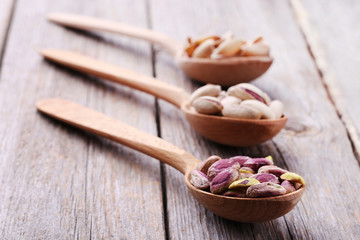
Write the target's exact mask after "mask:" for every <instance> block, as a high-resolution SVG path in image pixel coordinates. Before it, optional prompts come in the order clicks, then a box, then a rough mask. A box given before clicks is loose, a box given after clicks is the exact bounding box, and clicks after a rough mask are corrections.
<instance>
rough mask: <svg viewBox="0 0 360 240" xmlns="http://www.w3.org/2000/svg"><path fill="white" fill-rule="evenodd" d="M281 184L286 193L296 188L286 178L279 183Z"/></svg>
mask: <svg viewBox="0 0 360 240" xmlns="http://www.w3.org/2000/svg"><path fill="white" fill-rule="evenodd" d="M281 186H282V187H284V188H285V189H286V193H291V192H294V191H295V190H296V189H295V187H294V185H293V184H292V183H291V182H289V181H288V180H285V181H283V182H282V183H281Z"/></svg>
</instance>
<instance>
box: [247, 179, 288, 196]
mask: <svg viewBox="0 0 360 240" xmlns="http://www.w3.org/2000/svg"><path fill="white" fill-rule="evenodd" d="M285 193H286V189H285V188H284V187H282V186H281V185H279V184H276V183H272V182H263V183H259V184H255V185H252V186H250V187H249V188H248V189H247V190H246V196H247V197H250V198H258V197H275V196H280V195H284V194H285Z"/></svg>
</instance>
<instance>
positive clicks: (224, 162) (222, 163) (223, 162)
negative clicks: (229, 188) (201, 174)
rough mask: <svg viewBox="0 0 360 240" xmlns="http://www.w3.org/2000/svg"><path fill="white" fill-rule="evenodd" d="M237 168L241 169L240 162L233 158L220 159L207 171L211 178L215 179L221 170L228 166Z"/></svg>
mask: <svg viewBox="0 0 360 240" xmlns="http://www.w3.org/2000/svg"><path fill="white" fill-rule="evenodd" d="M229 167H232V168H235V169H237V170H239V169H240V164H239V163H238V162H234V161H233V160H231V159H220V160H218V161H216V162H215V163H214V164H212V165H211V166H210V167H209V169H208V172H207V176H208V178H209V180H210V181H211V180H212V179H214V178H215V177H216V176H217V175H218V174H219V173H220V172H221V171H223V170H224V169H226V168H229Z"/></svg>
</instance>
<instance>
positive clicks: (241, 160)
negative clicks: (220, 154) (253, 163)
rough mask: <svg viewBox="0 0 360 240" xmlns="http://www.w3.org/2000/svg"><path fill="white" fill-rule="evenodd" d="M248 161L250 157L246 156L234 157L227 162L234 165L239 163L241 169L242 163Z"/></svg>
mask: <svg viewBox="0 0 360 240" xmlns="http://www.w3.org/2000/svg"><path fill="white" fill-rule="evenodd" d="M249 159H250V157H248V156H235V157H231V158H229V160H231V161H233V162H234V163H235V162H237V163H239V164H240V167H243V166H244V163H245V162H246V161H247V160H249Z"/></svg>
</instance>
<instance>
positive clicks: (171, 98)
mask: <svg viewBox="0 0 360 240" xmlns="http://www.w3.org/2000/svg"><path fill="white" fill-rule="evenodd" d="M40 53H41V54H42V55H43V56H44V57H45V58H46V59H48V60H51V61H53V62H56V63H58V64H61V65H64V66H66V67H69V68H71V69H75V70H78V71H80V72H83V73H87V74H91V75H94V76H97V77H101V78H105V79H108V80H110V81H113V82H116V83H120V84H123V85H126V86H129V87H131V88H134V89H137V90H140V91H143V92H146V93H149V94H151V95H154V96H156V97H158V98H161V99H163V100H165V101H167V102H169V103H171V104H173V105H175V106H176V107H177V108H179V109H181V110H182V111H183V113H184V114H185V117H186V119H187V120H188V122H189V123H190V125H191V126H192V127H193V128H194V129H195V130H196V131H197V132H198V133H199V134H200V135H202V136H204V137H206V138H208V139H210V140H212V141H214V142H217V143H221V144H225V145H230V146H252V145H256V144H259V143H262V142H264V141H267V140H269V139H271V138H272V137H274V136H275V135H276V134H278V133H279V132H280V130H281V129H282V128H283V127H284V126H285V123H286V121H287V117H286V116H282V117H281V118H279V119H271V120H270V119H259V120H255V119H236V118H229V117H223V116H215V115H205V114H200V113H197V112H196V111H194V110H191V108H190V103H189V100H190V97H189V94H188V93H187V92H186V91H185V90H184V89H182V88H179V87H175V86H172V85H169V84H166V83H164V82H162V81H159V80H157V79H155V78H152V77H149V76H146V75H142V74H140V73H137V72H134V71H131V70H127V69H124V68H121V67H118V66H115V65H111V64H108V63H105V62H102V61H99V60H96V59H93V58H90V57H87V56H84V55H81V54H78V53H74V52H69V51H63V50H56V49H45V50H42V51H41V52H40Z"/></svg>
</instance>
